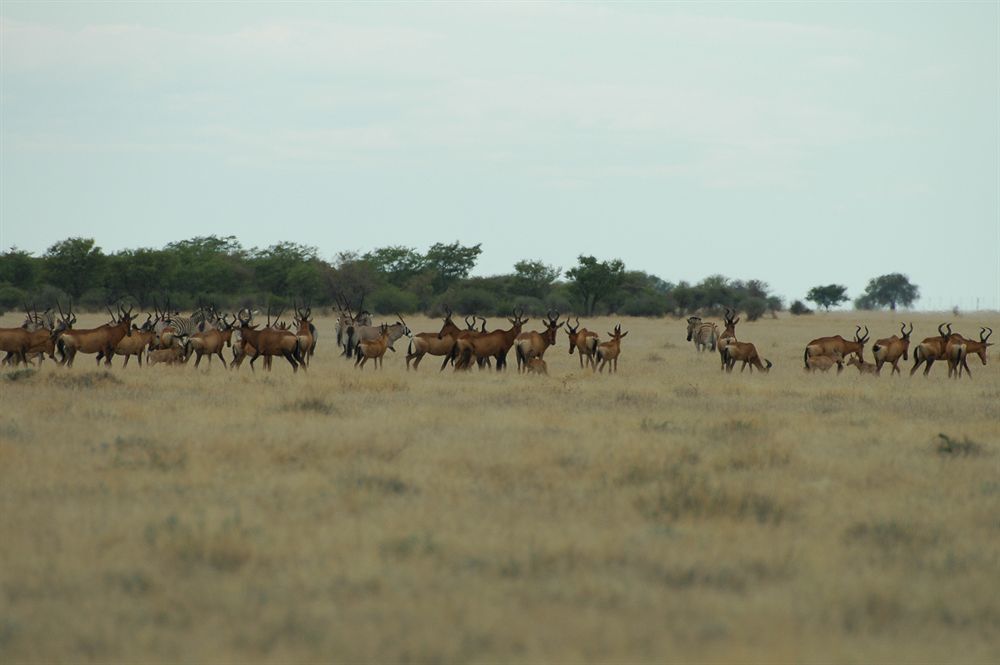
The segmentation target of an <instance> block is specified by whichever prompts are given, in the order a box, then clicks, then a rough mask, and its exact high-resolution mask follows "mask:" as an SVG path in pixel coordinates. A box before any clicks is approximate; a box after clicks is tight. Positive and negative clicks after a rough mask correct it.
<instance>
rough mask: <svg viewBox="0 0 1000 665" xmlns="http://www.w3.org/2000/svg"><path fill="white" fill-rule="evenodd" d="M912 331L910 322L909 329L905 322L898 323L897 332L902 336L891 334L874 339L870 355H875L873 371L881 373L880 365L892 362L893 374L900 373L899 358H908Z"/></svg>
mask: <svg viewBox="0 0 1000 665" xmlns="http://www.w3.org/2000/svg"><path fill="white" fill-rule="evenodd" d="M912 332H913V324H912V323H911V324H910V329H909V330H907V329H906V324H905V323H901V324H899V334H900V335H902V337H899V336H897V335H893V336H892V337H884V338H882V339H877V340H875V344H873V345H872V355H873V356H875V373H876V374H881V373H882V365H884V364H886V363H891V364H892V373H893V374H902V372H900V371H899V359H900V358H902V359H903V360H909V359H910V356H909V349H910V334H911V333H912Z"/></svg>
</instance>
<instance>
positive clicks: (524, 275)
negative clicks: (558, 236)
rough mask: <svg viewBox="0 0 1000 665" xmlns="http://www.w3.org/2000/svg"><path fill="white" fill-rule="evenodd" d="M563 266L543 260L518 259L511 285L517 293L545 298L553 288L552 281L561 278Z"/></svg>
mask: <svg viewBox="0 0 1000 665" xmlns="http://www.w3.org/2000/svg"><path fill="white" fill-rule="evenodd" d="M561 273H562V269H561V268H556V267H555V266H550V265H547V264H545V263H543V262H542V261H529V260H524V261H518V262H517V263H515V264H514V278H513V280H512V283H511V287H512V288H513V290H514V292H515V293H517V294H523V295H526V296H534V297H535V298H540V299H544V298H545V297H546V296H547V295H548V294H549V291H550V290H551V289H552V283H553V282H555V281H556V280H557V279H559V275H560V274H561Z"/></svg>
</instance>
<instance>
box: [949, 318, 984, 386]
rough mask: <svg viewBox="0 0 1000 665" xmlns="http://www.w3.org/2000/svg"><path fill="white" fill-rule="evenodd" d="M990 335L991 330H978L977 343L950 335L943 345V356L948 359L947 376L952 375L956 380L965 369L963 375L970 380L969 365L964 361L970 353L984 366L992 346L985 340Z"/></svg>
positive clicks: (959, 336)
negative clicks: (976, 356) (977, 357)
mask: <svg viewBox="0 0 1000 665" xmlns="http://www.w3.org/2000/svg"><path fill="white" fill-rule="evenodd" d="M992 334H993V329H992V328H980V329H979V341H976V340H974V339H969V338H967V337H962V336H961V335H952V336H951V338H949V340H948V343H947V344H946V345H945V355H946V357H947V358H948V376H953V375H954V377H955V378H956V379H957V378H958V377H960V376H962V369H965V375H966V376H968V377H969V378H970V379H971V378H972V372H971V371H970V370H969V364H968V363H967V362H966V359H967V358H968V355H969V354H970V353H973V354H976V355H978V356H979V359H980V360H982V361H983V365H985V364H986V360H987V358H989V350H988V349H989V347H991V346H993V342H988V341H986V340H988V339H989V338H990V335H992Z"/></svg>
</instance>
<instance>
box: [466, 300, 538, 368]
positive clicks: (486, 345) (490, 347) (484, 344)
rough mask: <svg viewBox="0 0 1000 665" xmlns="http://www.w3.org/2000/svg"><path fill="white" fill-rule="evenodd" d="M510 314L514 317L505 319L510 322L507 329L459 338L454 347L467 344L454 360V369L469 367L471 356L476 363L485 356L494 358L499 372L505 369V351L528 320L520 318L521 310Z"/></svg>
mask: <svg viewBox="0 0 1000 665" xmlns="http://www.w3.org/2000/svg"><path fill="white" fill-rule="evenodd" d="M512 314H513V315H514V318H513V319H511V318H508V319H507V320H508V321H510V323H511V327H510V329H509V330H494V331H492V332H488V333H479V334H478V335H476V336H475V337H473V336H467V337H465V338H459V340H458V343H457V344H456V347H460V346H461V345H463V344H468V346H467V347H465V348H462V349H461V353H462V355H461V356H459V358H458V360H456V361H455V369H456V370H459V369H469V367H470V366H471V363H472V358H473V356H474V357H475V358H476V362H477V363H481V362H483V361H485V360H486V359H487V358H495V359H496V361H497V365H496V370H497V371H498V372H500V371H502V370H504V369H506V368H507V353H508V352H509V351H510V347H511V346H513V345H514V340H516V339H517V336H518V335H520V334H521V327H522V326H523V325H524V324H525V323H527V322H528V319H527V318H522V317H523V315H524V311H523V310H520V311H518V310H517V309H515V310H514V311H513V312H512ZM480 367H482V365H480Z"/></svg>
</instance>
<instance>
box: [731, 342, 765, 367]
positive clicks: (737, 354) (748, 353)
mask: <svg viewBox="0 0 1000 665" xmlns="http://www.w3.org/2000/svg"><path fill="white" fill-rule="evenodd" d="M722 351H723V360H724V362H725V363H726V372H727V373H730V372H732V371H733V367H735V366H736V362H737V361H742V362H743V364H742V365H740V372H742V371H743V370H744V369H746V368H747V365H749V366H750V373H751V374H753V369H754V367H756V368H757V369H758V370H760V371H761V372H764V373H765V374H766V373H767V372H769V371H770V370H771V368H772V367H773V366H774V365H773V363H771V361H770V360H768V359H767V358H764V359H763V360H764V363H766V364H767V366H766V367H765V366H764V364H762V363H761V362H760V361H761V357H760V354H759V353H758V352H757V347H756V346H754V345H753V343H751V342H729V343H728V344H726V346H725V347H724V348H723V349H722Z"/></svg>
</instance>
